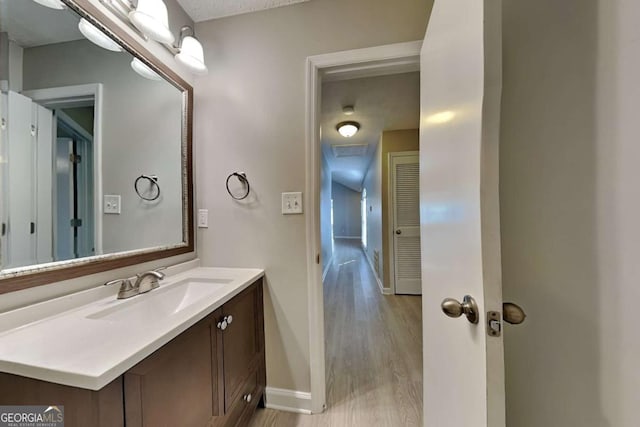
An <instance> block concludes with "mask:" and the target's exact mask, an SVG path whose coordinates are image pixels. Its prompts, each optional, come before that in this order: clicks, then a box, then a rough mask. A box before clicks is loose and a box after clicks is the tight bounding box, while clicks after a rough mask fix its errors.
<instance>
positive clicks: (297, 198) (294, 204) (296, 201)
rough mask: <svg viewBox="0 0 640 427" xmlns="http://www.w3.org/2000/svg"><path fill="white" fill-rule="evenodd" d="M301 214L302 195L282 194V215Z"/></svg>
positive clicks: (294, 193) (295, 193)
mask: <svg viewBox="0 0 640 427" xmlns="http://www.w3.org/2000/svg"><path fill="white" fill-rule="evenodd" d="M301 213H302V193H301V192H300V191H297V192H292V193H282V215H296V214H301Z"/></svg>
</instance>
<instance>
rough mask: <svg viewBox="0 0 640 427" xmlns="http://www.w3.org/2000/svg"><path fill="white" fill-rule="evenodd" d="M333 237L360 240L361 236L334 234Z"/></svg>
mask: <svg viewBox="0 0 640 427" xmlns="http://www.w3.org/2000/svg"><path fill="white" fill-rule="evenodd" d="M334 239H350V240H362V236H334Z"/></svg>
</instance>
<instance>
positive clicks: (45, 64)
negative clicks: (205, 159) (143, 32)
mask: <svg viewBox="0 0 640 427" xmlns="http://www.w3.org/2000/svg"><path fill="white" fill-rule="evenodd" d="M130 62H131V55H130V54H128V53H115V52H110V51H107V50H105V49H102V48H100V47H97V46H95V45H94V44H93V43H91V42H89V41H87V40H78V41H73V42H67V43H57V44H50V45H46V46H40V47H35V48H30V49H25V50H24V67H23V81H24V89H25V90H31V89H42V88H49V87H59V86H68V85H77V84H85V83H102V84H103V96H104V100H103V117H102V183H103V194H117V195H121V196H122V213H121V214H120V215H111V214H109V215H107V214H103V215H102V219H103V240H102V241H103V252H104V253H112V252H119V251H124V250H132V249H140V248H146V247H153V246H161V245H168V244H177V243H180V242H181V241H182V196H181V195H182V170H181V154H182V152H181V145H180V142H181V134H182V119H181V118H182V93H181V92H180V91H179V90H178V89H176V88H175V87H173V86H172V85H171V84H169V83H167V82H164V81H162V82H156V81H151V80H148V79H145V78H143V77H141V76H139V75H138V74H136V73H135V72H134V71H133V70H132V69H131V66H130ZM142 174H146V175H157V176H158V178H159V180H158V181H159V184H160V187H161V190H162V192H161V196H160V198H159V199H158V200H157V201H155V202H145V201H143V200H142V199H140V197H138V195H137V194H136V193H135V191H134V189H133V183H134V181H135V180H136V178H137V177H138V176H140V175H142ZM140 188H141V189H146V188H148V183H141V184H140Z"/></svg>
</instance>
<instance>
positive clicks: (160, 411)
mask: <svg viewBox="0 0 640 427" xmlns="http://www.w3.org/2000/svg"><path fill="white" fill-rule="evenodd" d="M219 314H220V313H219V310H218V312H216V313H214V315H212V316H209V317H207V318H205V319H204V320H202V321H201V322H199V323H197V324H196V325H194V326H192V327H191V328H190V329H188V330H187V331H185V332H183V333H182V334H181V335H179V336H178V337H176V338H175V339H174V340H173V341H171V342H169V343H168V344H167V345H165V346H164V347H162V348H161V349H159V350H158V351H156V352H155V353H153V354H152V355H151V356H149V357H148V358H146V359H145V360H143V361H142V362H140V363H139V364H138V365H136V366H134V367H133V368H132V369H131V370H129V371H128V372H127V373H126V374H125V375H124V385H125V392H124V395H125V416H126V425H127V426H148V427H157V426H181V427H190V426H194V427H196V426H197V427H202V426H204V425H207V423H208V422H209V420H210V419H211V417H212V416H213V415H214V414H215V412H216V411H215V410H214V398H213V396H214V393H215V392H216V390H217V387H216V386H215V384H216V383H217V370H214V369H212V360H215V354H216V352H217V349H216V342H215V340H212V337H215V332H212V328H215V325H213V319H215V318H216V317H217V316H219Z"/></svg>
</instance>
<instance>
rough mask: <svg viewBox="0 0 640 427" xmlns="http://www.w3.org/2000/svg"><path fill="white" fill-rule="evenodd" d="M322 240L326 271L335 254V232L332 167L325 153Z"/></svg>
mask: <svg viewBox="0 0 640 427" xmlns="http://www.w3.org/2000/svg"><path fill="white" fill-rule="evenodd" d="M320 241H321V242H320V243H321V245H322V271H325V270H326V269H327V265H329V261H331V257H332V256H333V233H332V230H331V169H330V168H329V163H328V162H327V159H326V157H325V156H324V154H322V167H321V168H320Z"/></svg>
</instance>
